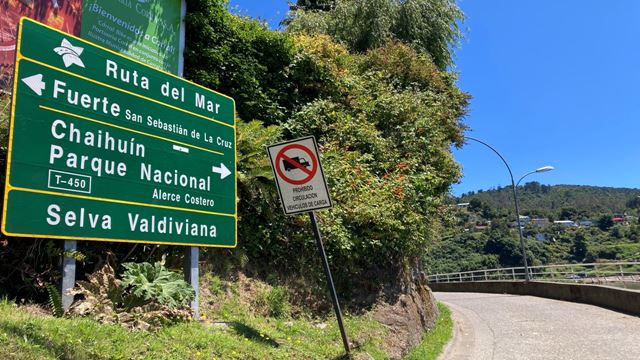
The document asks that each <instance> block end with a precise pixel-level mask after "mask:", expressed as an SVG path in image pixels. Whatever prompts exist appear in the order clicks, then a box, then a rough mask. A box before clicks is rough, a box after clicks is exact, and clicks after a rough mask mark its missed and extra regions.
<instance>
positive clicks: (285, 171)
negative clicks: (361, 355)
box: [267, 136, 351, 353]
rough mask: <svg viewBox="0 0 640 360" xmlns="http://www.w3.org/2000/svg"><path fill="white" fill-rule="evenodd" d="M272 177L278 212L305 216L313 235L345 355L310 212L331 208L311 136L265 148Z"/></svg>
mask: <svg viewBox="0 0 640 360" xmlns="http://www.w3.org/2000/svg"><path fill="white" fill-rule="evenodd" d="M267 151H268V153H269V158H270V159H271V167H272V169H273V176H274V178H275V179H276V186H277V188H278V194H279V195H280V202H281V203H282V209H283V210H284V213H285V214H287V215H291V214H298V213H304V212H308V213H309V218H310V219H311V227H312V229H313V235H314V236H315V238H316V244H317V245H318V251H319V252H320V258H321V260H322V268H323V269H324V274H325V276H326V277H327V284H328V286H329V292H330V293H331V301H332V302H333V309H334V310H335V313H336V318H337V320H338V326H339V327H340V334H341V335H342V343H343V344H344V350H345V351H346V352H347V353H349V352H350V351H351V349H350V347H349V339H348V338H347V332H346V330H345V328H344V322H343V320H342V310H340V303H339V302H338V295H337V294H336V289H335V286H334V284H333V277H332V276H331V269H329V261H328V260H327V254H326V253H325V251H324V245H323V244H322V235H321V234H320V229H319V228H318V222H317V221H316V215H315V212H314V210H318V209H326V208H330V207H331V206H332V204H331V198H330V196H329V188H328V187H327V181H326V179H325V178H324V172H323V171H322V165H321V164H320V156H319V155H320V152H319V151H318V146H317V145H316V139H315V138H314V137H313V136H309V137H305V138H300V139H296V140H291V141H287V142H284V143H280V144H274V145H269V146H268V147H267Z"/></svg>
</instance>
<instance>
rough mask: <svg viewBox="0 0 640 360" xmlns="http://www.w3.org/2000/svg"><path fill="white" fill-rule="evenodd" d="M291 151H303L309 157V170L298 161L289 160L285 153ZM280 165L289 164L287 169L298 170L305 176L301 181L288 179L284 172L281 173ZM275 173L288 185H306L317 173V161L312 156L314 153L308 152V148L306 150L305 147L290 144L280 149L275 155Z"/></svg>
mask: <svg viewBox="0 0 640 360" xmlns="http://www.w3.org/2000/svg"><path fill="white" fill-rule="evenodd" d="M292 149H297V150H301V151H303V152H304V153H305V154H307V155H309V159H310V160H311V162H312V163H311V169H307V167H306V166H304V165H303V164H301V163H300V162H299V161H297V160H295V159H294V158H291V157H289V156H287V154H286V152H287V151H289V150H292ZM281 162H282V164H284V162H286V163H288V164H289V166H288V167H289V168H291V167H294V169H292V170H300V171H302V172H303V173H305V174H306V176H305V177H304V178H302V179H299V180H296V179H292V178H290V177H288V176H287V175H286V174H285V173H284V171H282V165H281ZM275 168H276V172H277V173H278V176H280V178H281V179H282V180H284V181H286V182H288V183H289V184H293V185H303V184H306V183H308V182H309V181H310V180H311V179H313V177H314V176H315V175H316V172H318V160H317V159H316V156H315V155H314V153H313V152H312V151H311V150H309V149H308V148H306V147H305V146H302V145H300V144H290V145H287V146H285V147H283V148H282V149H280V151H278V155H276V166H275Z"/></svg>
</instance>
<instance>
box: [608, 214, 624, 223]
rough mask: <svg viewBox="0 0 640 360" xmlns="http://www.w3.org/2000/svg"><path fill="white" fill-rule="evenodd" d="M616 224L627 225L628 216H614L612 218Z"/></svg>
mask: <svg viewBox="0 0 640 360" xmlns="http://www.w3.org/2000/svg"><path fill="white" fill-rule="evenodd" d="M611 220H612V221H613V223H614V224H626V223H627V216H626V215H613V217H612V218H611Z"/></svg>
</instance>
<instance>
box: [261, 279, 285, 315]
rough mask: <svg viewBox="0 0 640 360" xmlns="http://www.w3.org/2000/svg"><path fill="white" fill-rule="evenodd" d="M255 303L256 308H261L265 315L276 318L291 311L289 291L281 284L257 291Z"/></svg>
mask: <svg viewBox="0 0 640 360" xmlns="http://www.w3.org/2000/svg"><path fill="white" fill-rule="evenodd" d="M255 305H256V307H257V308H258V309H263V310H264V311H265V312H266V313H267V315H269V316H272V317H276V318H283V317H287V316H289V314H290V313H291V306H290V305H289V293H288V292H287V289H286V288H284V287H282V286H275V287H273V288H271V289H268V290H263V291H261V292H260V293H258V295H257V296H256V300H255Z"/></svg>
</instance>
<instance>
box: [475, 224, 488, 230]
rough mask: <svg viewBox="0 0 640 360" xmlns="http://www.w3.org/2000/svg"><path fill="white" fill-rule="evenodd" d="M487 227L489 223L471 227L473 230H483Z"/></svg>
mask: <svg viewBox="0 0 640 360" xmlns="http://www.w3.org/2000/svg"><path fill="white" fill-rule="evenodd" d="M488 228H489V225H476V226H474V227H473V231H485V230H487V229H488Z"/></svg>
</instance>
